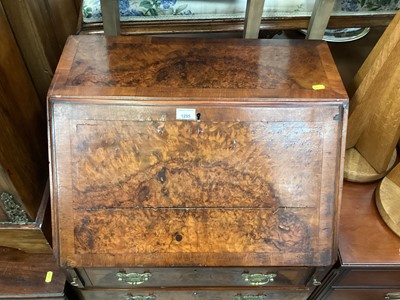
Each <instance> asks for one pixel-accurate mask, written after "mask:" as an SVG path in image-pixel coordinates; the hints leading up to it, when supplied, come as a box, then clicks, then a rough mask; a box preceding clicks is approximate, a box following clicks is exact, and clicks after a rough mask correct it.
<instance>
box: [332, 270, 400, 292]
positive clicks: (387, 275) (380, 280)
mask: <svg viewBox="0 0 400 300" xmlns="http://www.w3.org/2000/svg"><path fill="white" fill-rule="evenodd" d="M334 286H335V287H372V286H373V287H384V286H391V287H400V270H376V269H374V270H371V269H367V268H366V269H360V270H357V269H354V270H349V271H347V272H345V273H344V275H343V277H341V278H340V279H339V280H338V281H337V282H336V283H335V285H334Z"/></svg>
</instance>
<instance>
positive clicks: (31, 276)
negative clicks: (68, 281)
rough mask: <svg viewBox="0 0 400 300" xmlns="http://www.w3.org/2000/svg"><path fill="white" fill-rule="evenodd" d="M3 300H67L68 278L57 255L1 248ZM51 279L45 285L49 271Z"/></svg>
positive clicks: (0, 292)
mask: <svg viewBox="0 0 400 300" xmlns="http://www.w3.org/2000/svg"><path fill="white" fill-rule="evenodd" d="M0 253H1V255H0V282H1V285H0V299H60V300H61V299H64V284H65V275H64V274H63V273H62V271H61V270H60V269H59V268H58V267H57V264H56V261H55V259H54V256H53V255H52V254H51V253H48V254H32V253H29V254H27V253H25V252H23V251H18V250H15V249H12V248H6V247H0ZM48 271H51V272H53V276H52V280H51V282H49V283H46V282H45V279H46V275H47V272H48Z"/></svg>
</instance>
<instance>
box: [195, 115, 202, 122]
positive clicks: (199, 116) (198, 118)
mask: <svg viewBox="0 0 400 300" xmlns="http://www.w3.org/2000/svg"><path fill="white" fill-rule="evenodd" d="M196 117H197V122H200V118H201V113H197V114H196Z"/></svg>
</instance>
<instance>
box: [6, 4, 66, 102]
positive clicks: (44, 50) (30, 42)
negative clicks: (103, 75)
mask: <svg viewBox="0 0 400 300" xmlns="http://www.w3.org/2000/svg"><path fill="white" fill-rule="evenodd" d="M1 2H2V4H3V6H4V10H5V11H6V13H7V17H8V20H9V22H10V24H11V26H12V28H13V33H14V35H15V38H16V40H17V42H18V46H19V49H20V51H21V53H22V56H23V58H24V61H25V63H26V66H27V69H28V70H29V73H30V75H31V76H32V82H33V83H34V85H35V88H36V91H37V94H38V95H39V99H40V100H41V104H42V105H43V108H44V107H45V101H44V100H45V99H46V94H47V90H48V88H49V85H50V82H51V79H52V76H53V74H54V70H55V67H56V65H57V61H58V58H59V56H60V53H61V50H62V48H60V46H59V44H58V42H57V39H56V36H55V34H54V31H52V30H49V29H50V28H52V27H53V24H52V23H51V19H50V16H49V14H48V11H47V7H46V3H45V1H25V0H24V1H13V0H1ZM27 33H30V34H27ZM42 41H45V42H42Z"/></svg>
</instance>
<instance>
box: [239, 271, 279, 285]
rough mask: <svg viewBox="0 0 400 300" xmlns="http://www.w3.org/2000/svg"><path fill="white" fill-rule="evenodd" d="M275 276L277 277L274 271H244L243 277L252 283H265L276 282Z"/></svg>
mask: <svg viewBox="0 0 400 300" xmlns="http://www.w3.org/2000/svg"><path fill="white" fill-rule="evenodd" d="M275 277H276V274H274V273H270V274H248V273H243V274H242V279H243V280H244V281H245V282H248V283H249V284H251V285H265V284H268V283H270V282H274V278H275Z"/></svg>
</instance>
